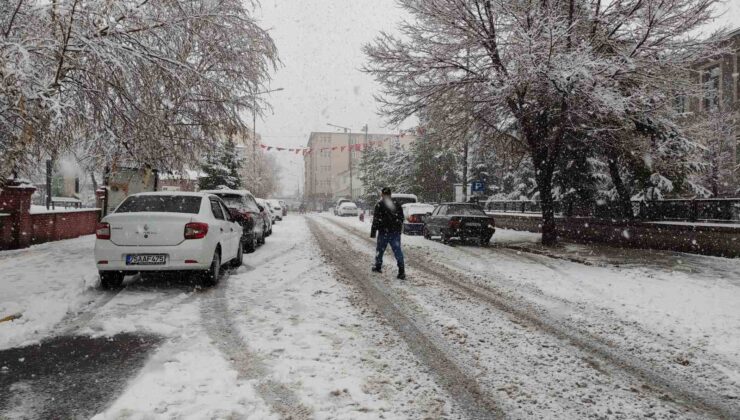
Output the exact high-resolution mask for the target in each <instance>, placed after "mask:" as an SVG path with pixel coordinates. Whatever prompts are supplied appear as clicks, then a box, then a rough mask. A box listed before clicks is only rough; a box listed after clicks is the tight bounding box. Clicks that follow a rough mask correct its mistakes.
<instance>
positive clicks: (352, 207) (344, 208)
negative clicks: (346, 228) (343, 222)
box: [337, 201, 360, 217]
mask: <svg viewBox="0 0 740 420" xmlns="http://www.w3.org/2000/svg"><path fill="white" fill-rule="evenodd" d="M359 214H360V209H358V208H357V204H355V203H353V202H351V201H350V202H344V203H342V204H340V205H339V208H338V209H337V216H342V217H344V216H357V215H359Z"/></svg>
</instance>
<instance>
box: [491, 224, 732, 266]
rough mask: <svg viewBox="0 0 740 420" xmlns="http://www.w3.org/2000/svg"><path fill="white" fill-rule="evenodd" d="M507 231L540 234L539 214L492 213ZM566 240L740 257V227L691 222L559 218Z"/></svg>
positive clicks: (561, 234)
mask: <svg viewBox="0 0 740 420" xmlns="http://www.w3.org/2000/svg"><path fill="white" fill-rule="evenodd" d="M489 214H491V215H492V216H493V217H494V218H495V219H496V226H497V227H500V228H504V229H514V230H523V231H529V232H540V227H541V218H540V217H539V215H521V214H506V213H489ZM557 225H558V232H559V234H560V236H561V237H562V238H565V239H568V240H571V241H575V242H585V243H589V242H593V243H604V244H608V245H613V246H620V247H626V248H647V249H662V250H670V251H682V252H690V253H694V254H704V255H716V256H722V257H740V225H737V226H736V225H731V224H714V223H689V222H673V223H671V222H666V223H664V222H630V221H611V220H602V219H593V218H580V217H573V218H562V217H558V218H557Z"/></svg>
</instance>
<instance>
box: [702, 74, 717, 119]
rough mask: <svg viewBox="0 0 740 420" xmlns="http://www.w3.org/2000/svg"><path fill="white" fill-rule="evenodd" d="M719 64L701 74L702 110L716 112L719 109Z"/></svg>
mask: <svg viewBox="0 0 740 420" xmlns="http://www.w3.org/2000/svg"><path fill="white" fill-rule="evenodd" d="M720 73H721V70H720V67H719V64H717V65H715V66H712V67H709V68H708V69H706V70H704V71H703V72H702V74H701V84H702V87H701V89H702V110H703V111H715V110H717V108H718V107H719V83H720Z"/></svg>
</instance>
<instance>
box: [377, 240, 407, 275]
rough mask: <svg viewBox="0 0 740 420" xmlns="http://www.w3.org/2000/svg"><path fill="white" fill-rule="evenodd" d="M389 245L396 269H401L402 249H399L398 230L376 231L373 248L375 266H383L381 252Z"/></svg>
mask: <svg viewBox="0 0 740 420" xmlns="http://www.w3.org/2000/svg"><path fill="white" fill-rule="evenodd" d="M388 245H390V246H391V249H392V250H393V255H394V256H395V257H396V263H398V269H399V270H403V251H401V233H400V232H378V243H377V247H376V248H375V267H377V268H380V267H382V266H383V254H384V253H385V248H386V247H388Z"/></svg>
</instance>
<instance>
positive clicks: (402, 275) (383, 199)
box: [370, 187, 406, 280]
mask: <svg viewBox="0 0 740 420" xmlns="http://www.w3.org/2000/svg"><path fill="white" fill-rule="evenodd" d="M402 229H403V209H402V208H401V206H400V205H399V204H398V203H397V202H396V201H394V200H393V199H392V198H391V189H390V188H388V187H385V188H383V190H382V191H381V194H380V201H378V204H376V205H375V209H374V210H373V225H372V227H371V228H370V237H371V238H375V236H376V233H378V235H377V236H378V242H377V247H376V249H375V265H374V266H373V271H374V272H376V273H380V271H381V268H382V267H383V254H384V253H385V248H386V247H387V246H388V245H390V246H391V249H392V250H393V255H394V256H395V257H396V263H398V278H399V279H401V280H405V279H406V272H405V271H404V265H403V251H401V230H402Z"/></svg>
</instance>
